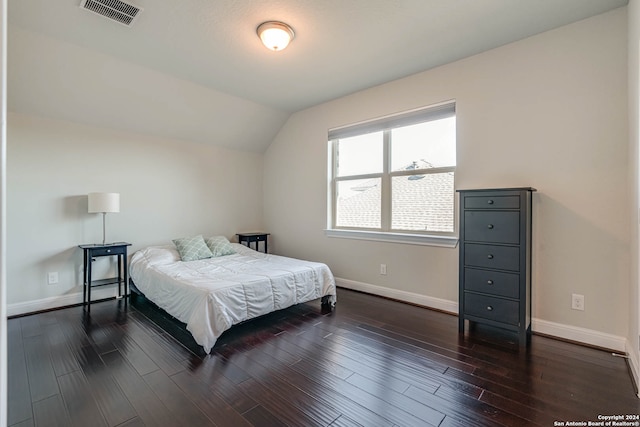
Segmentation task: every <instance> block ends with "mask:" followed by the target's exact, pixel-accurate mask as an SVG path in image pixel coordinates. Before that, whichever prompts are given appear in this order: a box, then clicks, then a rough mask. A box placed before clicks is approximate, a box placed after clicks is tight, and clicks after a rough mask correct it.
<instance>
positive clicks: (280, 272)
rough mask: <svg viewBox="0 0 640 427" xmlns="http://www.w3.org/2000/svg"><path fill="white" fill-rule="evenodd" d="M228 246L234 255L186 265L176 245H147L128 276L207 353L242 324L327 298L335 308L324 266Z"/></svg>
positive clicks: (332, 283) (135, 256)
mask: <svg viewBox="0 0 640 427" xmlns="http://www.w3.org/2000/svg"><path fill="white" fill-rule="evenodd" d="M232 245H233V248H234V249H235V250H236V252H237V253H236V254H234V255H227V256H222V257H217V258H209V259H204V260H199V261H189V262H183V261H181V260H180V255H179V254H178V251H177V250H176V248H175V247H174V246H152V247H148V248H146V249H142V250H139V251H137V252H136V253H134V254H133V256H132V258H131V263H130V265H129V270H130V275H131V278H132V280H133V281H134V283H135V285H136V287H137V288H138V289H140V291H142V292H143V293H144V294H145V296H146V297H147V298H148V299H150V300H151V301H153V302H154V303H155V304H156V305H158V307H161V308H162V309H164V310H165V311H166V312H167V313H169V314H171V315H172V316H173V317H175V318H177V319H178V320H180V321H181V322H184V323H186V324H187V330H188V331H189V332H191V334H192V335H193V337H194V339H195V340H196V342H197V343H198V344H200V345H201V346H202V347H203V348H204V350H205V351H206V352H207V353H209V352H210V351H211V348H212V347H213V346H214V344H215V343H216V340H217V339H218V337H219V336H220V335H221V334H222V333H223V332H224V331H226V330H227V329H229V328H230V327H231V326H232V325H235V324H237V323H240V322H242V321H245V320H248V319H252V318H254V317H257V316H261V315H263V314H266V313H270V312H272V311H275V310H280V309H283V308H286V307H289V306H291V305H294V304H299V303H303V302H306V301H311V300H313V299H317V298H320V297H323V296H325V295H327V296H329V302H330V303H331V304H332V305H333V304H335V302H336V286H335V280H334V278H333V274H332V273H331V271H330V270H329V267H327V266H326V265H325V264H321V263H317V262H310V261H302V260H298V259H293V258H286V257H282V256H277V255H270V254H263V253H260V252H256V251H254V250H253V249H250V248H248V247H246V246H244V245H240V244H237V243H232Z"/></svg>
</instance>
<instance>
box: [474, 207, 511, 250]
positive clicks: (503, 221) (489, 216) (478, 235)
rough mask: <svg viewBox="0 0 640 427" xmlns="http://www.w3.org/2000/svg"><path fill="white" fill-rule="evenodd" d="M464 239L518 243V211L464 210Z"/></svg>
mask: <svg viewBox="0 0 640 427" xmlns="http://www.w3.org/2000/svg"><path fill="white" fill-rule="evenodd" d="M463 239H464V240H472V241H476V242H495V243H509V244H514V245H517V244H518V243H520V213H519V212H492V211H465V213H464V236H463Z"/></svg>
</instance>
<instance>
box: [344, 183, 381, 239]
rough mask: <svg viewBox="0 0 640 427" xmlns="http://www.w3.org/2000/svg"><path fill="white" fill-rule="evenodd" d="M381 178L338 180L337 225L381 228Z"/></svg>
mask: <svg viewBox="0 0 640 427" xmlns="http://www.w3.org/2000/svg"><path fill="white" fill-rule="evenodd" d="M380 183H381V180H380V178H373V179H354V180H348V181H338V183H337V192H338V195H337V197H336V226H338V227H357V228H380V199H381V192H380Z"/></svg>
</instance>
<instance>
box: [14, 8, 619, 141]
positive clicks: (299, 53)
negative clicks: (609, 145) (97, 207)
mask: <svg viewBox="0 0 640 427" xmlns="http://www.w3.org/2000/svg"><path fill="white" fill-rule="evenodd" d="M131 3H133V4H135V5H137V6H139V7H141V8H142V9H143V11H142V12H141V14H140V16H139V18H138V19H137V21H136V22H135V23H134V24H133V25H132V26H131V27H126V26H124V25H121V24H119V23H116V22H113V21H110V20H108V19H106V18H103V17H101V16H98V15H94V14H92V13H90V12H87V11H85V10H82V9H81V8H80V7H79V4H80V0H9V19H8V21H9V46H8V62H9V72H8V107H9V110H10V111H15V112H18V113H25V114H36V115H40V116H45V117H52V118H57V119H65V120H72V121H78V122H85V123H89V124H92V125H98V126H106V127H115V128H123V129H126V130H131V131H136V132H142V133H149V134H154V135H160V136H163V137H169V138H176V139H183V140H192V141H197V142H203V143H214V144H218V145H222V146H227V147H232V148H237V149H243V150H253V151H264V150H265V149H266V147H267V146H268V145H269V143H270V142H271V141H272V139H273V137H274V136H275V135H276V133H277V132H278V130H279V129H280V128H281V126H282V125H283V124H284V123H285V122H286V119H287V117H288V116H289V115H290V114H291V113H292V112H295V111H298V110H301V109H304V108H307V107H310V106H313V105H316V104H319V103H322V102H325V101H327V100H330V99H334V98H337V97H340V96H344V95H347V94H350V93H353V92H356V91H359V90H362V89H366V88H369V87H372V86H375V85H378V84H381V83H384V82H388V81H391V80H395V79H398V78H401V77H404V76H407V75H411V74H414V73H417V72H420V71H423V70H427V69H430V68H433V67H437V66H439V65H443V64H446V63H449V62H452V61H455V60H458V59H461V58H464V57H467V56H470V55H474V54H477V53H480V52H483V51H486V50H489V49H492V48H495V47H498V46H501V45H504V44H507V43H510V42H513V41H516V40H520V39H523V38H526V37H528V36H531V35H534V34H537V33H540V32H543V31H547V30H550V29H553V28H556V27H559V26H562V25H565V24H568V23H571V22H575V21H578V20H581V19H584V18H587V17H590V16H593V15H597V14H600V13H603V12H605V11H608V10H611V9H614V8H617V7H621V6H624V5H626V3H627V0H518V1H514V0H226V1H225V0H180V1H160V0H134V1H131ZM268 20H281V21H284V22H287V23H288V24H289V25H291V26H292V27H293V28H294V30H295V33H296V37H295V40H294V41H293V42H292V43H291V45H290V46H289V47H288V48H287V49H286V50H284V51H281V52H272V51H269V50H267V49H265V48H264V47H263V46H262V44H261V43H260V40H259V39H258V37H257V35H256V27H257V26H258V25H259V24H260V23H261V22H264V21H268Z"/></svg>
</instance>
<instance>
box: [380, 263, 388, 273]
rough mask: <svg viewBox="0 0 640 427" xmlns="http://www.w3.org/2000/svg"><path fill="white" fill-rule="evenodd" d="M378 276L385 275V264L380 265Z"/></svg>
mask: <svg viewBox="0 0 640 427" xmlns="http://www.w3.org/2000/svg"><path fill="white" fill-rule="evenodd" d="M380 274H382V275H383V276H386V275H387V264H380Z"/></svg>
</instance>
